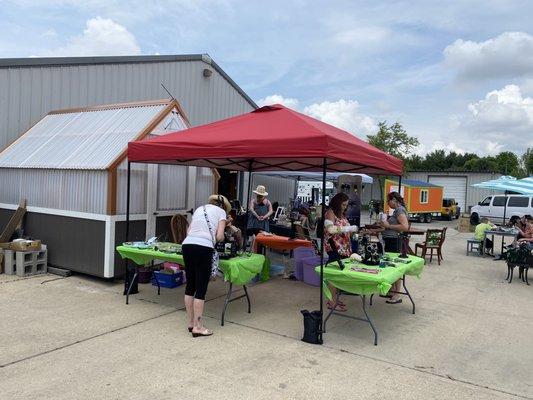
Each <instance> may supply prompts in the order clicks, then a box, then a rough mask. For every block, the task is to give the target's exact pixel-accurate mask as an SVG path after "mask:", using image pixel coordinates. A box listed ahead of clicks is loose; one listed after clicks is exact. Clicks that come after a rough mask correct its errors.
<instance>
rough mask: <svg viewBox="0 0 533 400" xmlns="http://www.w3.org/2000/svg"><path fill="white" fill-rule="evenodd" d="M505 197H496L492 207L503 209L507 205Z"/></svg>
mask: <svg viewBox="0 0 533 400" xmlns="http://www.w3.org/2000/svg"><path fill="white" fill-rule="evenodd" d="M505 199H506V197H505V196H494V200H493V202H492V205H493V206H495V207H503V206H504V205H505Z"/></svg>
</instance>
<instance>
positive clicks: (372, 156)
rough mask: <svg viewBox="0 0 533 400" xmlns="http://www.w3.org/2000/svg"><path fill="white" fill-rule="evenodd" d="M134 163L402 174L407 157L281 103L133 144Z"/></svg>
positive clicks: (129, 147)
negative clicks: (377, 147)
mask: <svg viewBox="0 0 533 400" xmlns="http://www.w3.org/2000/svg"><path fill="white" fill-rule="evenodd" d="M128 159H129V161H131V162H149V163H164V164H182V165H195V166H201V167H214V168H225V169H231V170H236V171H249V170H253V171H274V170H287V171H322V170H323V165H324V159H325V160H326V164H327V169H328V170H329V171H334V172H363V173H366V174H390V175H401V173H402V169H403V163H402V161H401V160H399V159H397V158H395V157H393V156H391V155H389V154H387V153H385V152H383V151H381V150H379V149H376V148H375V147H373V146H371V145H369V144H368V143H366V142H364V141H363V140H361V139H358V138H357V137H355V136H354V135H352V134H350V133H348V132H345V131H343V130H341V129H338V128H335V127H333V126H331V125H328V124H326V123H324V122H321V121H318V120H316V119H314V118H311V117H309V116H307V115H303V114H300V113H298V112H296V111H294V110H291V109H289V108H286V107H284V106H282V105H279V104H276V105H273V106H265V107H262V108H259V109H258V110H255V111H252V112H250V113H248V114H244V115H240V116H237V117H233V118H228V119H225V120H222V121H218V122H214V123H211V124H207V125H202V126H198V127H196V128H190V129H187V130H184V131H179V132H176V133H171V134H168V135H164V136H160V137H157V138H154V139H149V140H143V141H138V142H130V143H129V144H128Z"/></svg>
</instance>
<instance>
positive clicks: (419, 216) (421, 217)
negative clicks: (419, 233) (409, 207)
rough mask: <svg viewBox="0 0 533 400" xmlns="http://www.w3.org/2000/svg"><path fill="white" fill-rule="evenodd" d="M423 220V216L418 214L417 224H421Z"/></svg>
mask: <svg viewBox="0 0 533 400" xmlns="http://www.w3.org/2000/svg"><path fill="white" fill-rule="evenodd" d="M425 220H426V218H425V217H424V214H418V222H420V223H421V224H422V223H424V221H425Z"/></svg>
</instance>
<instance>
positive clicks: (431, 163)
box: [425, 150, 455, 171]
mask: <svg viewBox="0 0 533 400" xmlns="http://www.w3.org/2000/svg"><path fill="white" fill-rule="evenodd" d="M454 154H455V153H454ZM425 164H426V168H427V169H429V170H433V171H445V170H447V169H448V168H449V167H450V162H449V158H448V156H447V155H446V152H445V151H444V150H434V151H432V152H431V153H428V154H427V155H426V162H425Z"/></svg>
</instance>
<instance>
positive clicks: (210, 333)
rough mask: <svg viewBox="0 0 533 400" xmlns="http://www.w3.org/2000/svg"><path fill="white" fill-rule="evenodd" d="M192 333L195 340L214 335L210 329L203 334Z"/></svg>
mask: <svg viewBox="0 0 533 400" xmlns="http://www.w3.org/2000/svg"><path fill="white" fill-rule="evenodd" d="M191 333H192V337H193V338H196V337H202V336H211V335H212V334H213V332H212V331H210V330H209V329H206V330H205V331H203V332H191Z"/></svg>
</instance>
